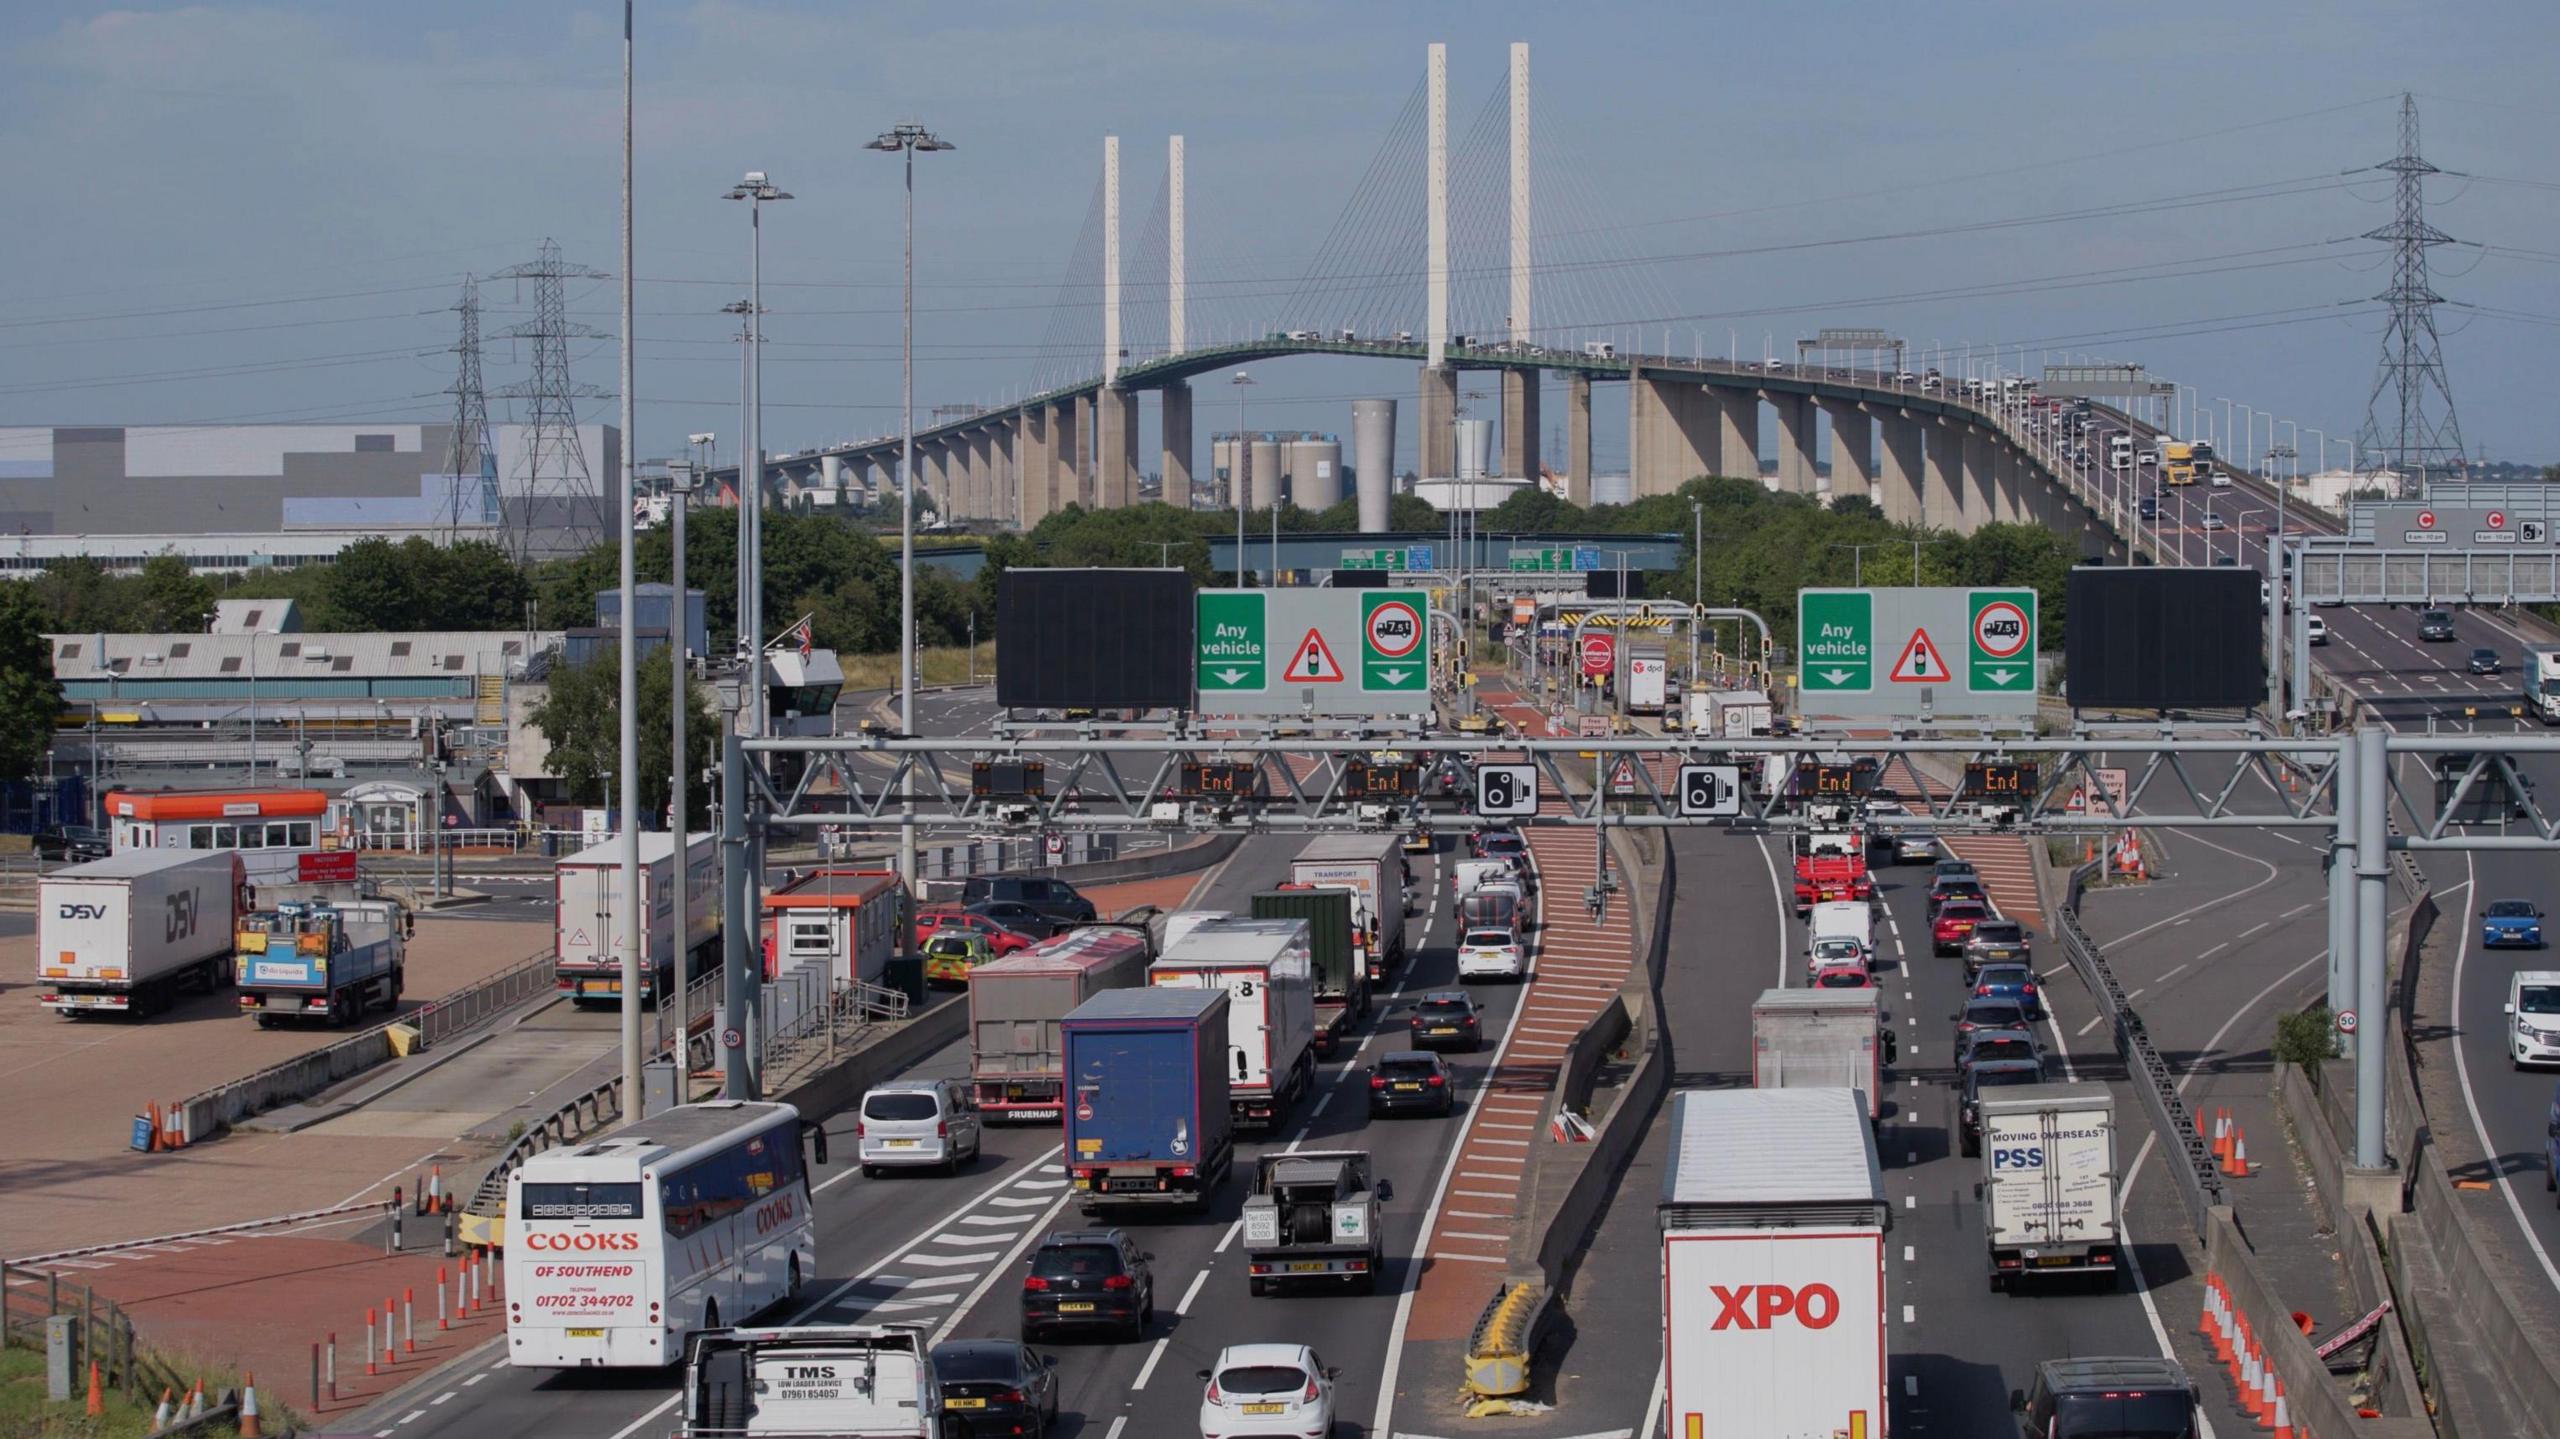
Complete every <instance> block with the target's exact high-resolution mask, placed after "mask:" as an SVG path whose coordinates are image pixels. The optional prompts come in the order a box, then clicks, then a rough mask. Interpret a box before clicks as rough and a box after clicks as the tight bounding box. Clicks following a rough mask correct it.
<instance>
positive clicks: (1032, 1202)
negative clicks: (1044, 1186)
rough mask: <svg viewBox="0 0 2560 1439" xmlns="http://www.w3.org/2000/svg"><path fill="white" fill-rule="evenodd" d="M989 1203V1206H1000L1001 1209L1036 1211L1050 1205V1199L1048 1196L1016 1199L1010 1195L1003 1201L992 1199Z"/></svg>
mask: <svg viewBox="0 0 2560 1439" xmlns="http://www.w3.org/2000/svg"><path fill="white" fill-rule="evenodd" d="M987 1202H988V1203H989V1204H994V1205H998V1206H1000V1207H1002V1208H1005V1209H1034V1208H1037V1207H1039V1206H1040V1205H1043V1204H1046V1203H1048V1202H1049V1200H1048V1197H1047V1196H1046V1195H1039V1196H1025V1197H1021V1198H1017V1197H1015V1196H1013V1195H1010V1194H1008V1195H1006V1196H1005V1197H1004V1198H1002V1199H990V1200H988V1201H987Z"/></svg>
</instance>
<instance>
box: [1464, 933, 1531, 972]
mask: <svg viewBox="0 0 2560 1439" xmlns="http://www.w3.org/2000/svg"><path fill="white" fill-rule="evenodd" d="M1528 977H1529V960H1528V956H1527V954H1526V953H1525V952H1524V951H1523V950H1522V948H1521V945H1520V936H1519V934H1518V933H1517V932H1516V931H1513V930H1508V929H1471V930H1468V931H1467V932H1466V933H1465V934H1464V935H1462V936H1461V937H1460V938H1459V940H1458V978H1459V979H1461V980H1468V979H1526V978H1528Z"/></svg>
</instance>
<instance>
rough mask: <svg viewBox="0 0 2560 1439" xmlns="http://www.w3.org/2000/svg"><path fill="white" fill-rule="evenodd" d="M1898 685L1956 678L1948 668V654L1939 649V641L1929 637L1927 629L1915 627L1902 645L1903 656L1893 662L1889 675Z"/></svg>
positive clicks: (1936, 683) (1939, 683)
mask: <svg viewBox="0 0 2560 1439" xmlns="http://www.w3.org/2000/svg"><path fill="white" fill-rule="evenodd" d="M1888 678H1890V679H1891V680H1892V681H1893V682H1894V683H1895V684H1898V685H1942V684H1945V683H1947V682H1948V681H1950V680H1952V679H1954V678H1955V674H1954V672H1953V671H1951V670H1949V669H1948V668H1947V660H1946V656H1945V655H1943V654H1941V653H1940V652H1939V650H1938V642H1937V641H1936V640H1933V639H1931V638H1929V632H1928V631H1927V630H1925V629H1915V630H1913V631H1912V632H1911V639H1910V641H1909V642H1908V643H1906V644H1904V645H1903V647H1902V657H1901V658H1900V659H1897V660H1895V661H1894V662H1893V673H1892V674H1891V675H1890V676H1888Z"/></svg>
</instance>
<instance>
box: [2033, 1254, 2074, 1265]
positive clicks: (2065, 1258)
mask: <svg viewBox="0 0 2560 1439" xmlns="http://www.w3.org/2000/svg"><path fill="white" fill-rule="evenodd" d="M2072 1262H2073V1260H2072V1258H2071V1256H2070V1255H2068V1254H2040V1255H2038V1256H2036V1263H2038V1264H2041V1265H2051V1266H2056V1267H2059V1266H2061V1265H2065V1264H2070V1263H2072Z"/></svg>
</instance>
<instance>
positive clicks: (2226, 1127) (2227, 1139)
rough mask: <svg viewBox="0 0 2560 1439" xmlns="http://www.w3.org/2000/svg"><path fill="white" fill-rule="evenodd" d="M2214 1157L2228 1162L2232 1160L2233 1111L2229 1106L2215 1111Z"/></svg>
mask: <svg viewBox="0 0 2560 1439" xmlns="http://www.w3.org/2000/svg"><path fill="white" fill-rule="evenodd" d="M2213 1157H2214V1158H2216V1159H2219V1160H2221V1161H2223V1162H2224V1163H2226V1164H2227V1163H2229V1162H2230V1160H2231V1111H2230V1110H2229V1109H2227V1108H2225V1109H2216V1110H2215V1111H2214V1112H2213Z"/></svg>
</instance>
